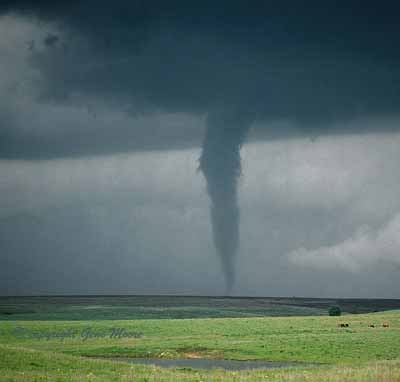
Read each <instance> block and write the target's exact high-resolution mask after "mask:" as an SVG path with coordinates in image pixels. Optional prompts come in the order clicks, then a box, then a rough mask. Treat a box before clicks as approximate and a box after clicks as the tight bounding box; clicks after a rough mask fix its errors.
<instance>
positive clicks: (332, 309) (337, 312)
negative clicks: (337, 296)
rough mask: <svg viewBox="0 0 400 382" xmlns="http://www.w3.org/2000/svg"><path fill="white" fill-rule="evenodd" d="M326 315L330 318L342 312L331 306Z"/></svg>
mask: <svg viewBox="0 0 400 382" xmlns="http://www.w3.org/2000/svg"><path fill="white" fill-rule="evenodd" d="M328 313H329V315H330V316H340V315H341V314H342V311H341V309H340V308H339V307H338V306H331V307H330V308H329V311H328Z"/></svg>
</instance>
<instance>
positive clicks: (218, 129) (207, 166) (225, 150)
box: [200, 112, 250, 295]
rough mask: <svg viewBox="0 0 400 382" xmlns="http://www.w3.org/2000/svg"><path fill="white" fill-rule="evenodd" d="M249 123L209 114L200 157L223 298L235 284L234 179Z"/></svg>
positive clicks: (237, 117) (239, 117)
mask: <svg viewBox="0 0 400 382" xmlns="http://www.w3.org/2000/svg"><path fill="white" fill-rule="evenodd" d="M249 126H250V120H249V118H248V117H247V116H245V115H243V114H238V113H234V112H229V113H227V112H224V113H221V112H219V113H211V114H209V116H208V119H207V130H206V134H205V137H204V142H203V147H202V153H201V156H200V170H201V171H202V173H203V174H204V177H205V179H206V182H207V192H208V195H209V197H210V215H211V226H212V233H213V239H214V245H215V248H216V251H217V253H218V255H219V257H220V260H221V265H222V271H223V273H224V277H225V285H226V293H225V294H226V295H230V294H231V292H232V288H233V286H234V283H235V276H236V265H235V264H236V258H237V253H238V249H239V206H238V191H237V188H238V187H237V186H238V179H239V177H240V174H241V159H240V148H241V146H242V144H243V142H244V139H245V137H246V133H247V131H248V129H249Z"/></svg>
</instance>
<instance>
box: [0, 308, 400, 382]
mask: <svg viewBox="0 0 400 382" xmlns="http://www.w3.org/2000/svg"><path fill="white" fill-rule="evenodd" d="M341 321H343V322H347V323H349V327H348V328H340V327H338V326H337V323H338V322H341ZM383 322H388V323H389V328H383V327H382V323H383ZM371 324H374V325H375V327H374V328H371V327H370V325H371ZM16 328H19V329H17V330H19V332H17V331H16ZM87 328H90V330H91V332H92V333H96V336H99V337H102V338H87V339H84V338H82V333H85V332H84V331H85V330H87ZM112 328H123V329H124V330H126V331H127V332H130V333H131V334H137V335H138V334H140V335H141V336H140V337H139V338H135V337H127V338H109V335H110V333H111V330H112ZM68 331H69V332H68ZM18 333H19V334H18ZM66 333H73V338H65V339H62V338H61V337H62V336H63V335H65V334H66ZM39 335H40V336H42V337H41V338H38V336H39ZM70 335H71V334H70ZM46 337H48V338H49V339H47V338H46ZM82 356H86V357H161V358H184V357H190V356H192V357H193V356H198V357H205V358H224V359H236V360H268V361H299V362H300V361H301V362H311V363H322V364H324V365H323V366H321V367H313V368H308V369H304V368H302V369H297V368H296V369H287V370H268V371H266V370H262V371H260V370H259V371H248V372H247V371H246V372H245V371H241V372H228V371H201V372H200V371H195V370H187V369H161V368H155V367H151V366H141V365H130V364H127V363H124V362H111V361H105V360H94V359H87V358H82ZM339 376H340V378H341V379H340V378H339ZM46 378H47V379H46ZM316 378H320V379H316ZM35 380H37V381H45V380H46V381H47V380H48V381H53V380H54V381H81V380H83V381H113V380H115V381H125V380H129V381H130V380H132V381H174V380H176V381H259V380H276V381H306V380H308V381H315V382H316V381H335V382H336V381H338V382H339V381H400V312H396V311H393V312H386V313H374V314H362V315H346V316H343V317H328V316H324V317H312V316H311V317H263V318H215V319H185V320H179V319H162V320H120V321H111V320H101V321H3V322H0V381H35Z"/></svg>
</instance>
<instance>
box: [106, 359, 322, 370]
mask: <svg viewBox="0 0 400 382" xmlns="http://www.w3.org/2000/svg"><path fill="white" fill-rule="evenodd" d="M107 359H108V360H112V361H123V362H129V363H135V364H140V365H154V366H161V367H178V368H192V369H207V370H212V369H224V370H251V369H271V368H279V367H294V366H316V364H313V363H302V362H272V361H271V362H269V361H233V360H227V359H204V358H195V359H161V358H119V357H118V358H107Z"/></svg>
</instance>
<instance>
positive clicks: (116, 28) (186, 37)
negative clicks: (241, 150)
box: [0, 0, 400, 157]
mask: <svg viewBox="0 0 400 382" xmlns="http://www.w3.org/2000/svg"><path fill="white" fill-rule="evenodd" d="M1 9H2V11H3V13H10V12H12V13H14V14H19V15H23V16H24V17H28V18H32V19H34V18H38V19H39V20H42V22H43V23H44V25H47V24H51V23H52V25H55V26H56V29H57V32H54V31H51V32H49V33H48V34H47V36H45V37H43V38H42V40H41V41H35V44H34V45H33V47H34V48H32V55H31V63H32V65H33V66H34V67H35V68H37V69H39V70H40V72H41V74H42V76H43V81H41V82H40V93H39V94H40V97H41V101H42V102H49V103H54V102H56V103H64V104H65V103H67V104H68V103H75V104H76V103H77V102H82V98H79V101H77V99H76V95H77V94H78V95H81V96H82V95H83V96H85V97H92V98H93V97H94V98H95V99H96V100H101V101H102V102H103V104H104V103H105V104H106V105H108V106H110V107H113V108H116V109H120V110H124V112H127V113H129V114H131V115H132V114H133V115H137V114H138V113H139V114H143V113H149V112H154V111H162V112H185V113H194V114H197V115H204V114H207V113H210V112H211V113H218V112H219V111H221V110H223V111H224V112H225V109H226V108H228V109H229V108H234V109H235V113H236V114H237V113H240V112H246V113H249V112H250V113H252V114H253V119H254V121H261V120H267V121H270V120H279V119H286V120H291V121H294V122H295V123H296V124H297V126H298V127H297V129H296V130H294V129H292V131H282V132H280V131H279V130H276V129H273V131H267V133H269V134H270V135H271V136H272V135H274V136H275V135H277V134H278V135H279V134H280V133H281V134H294V133H296V134H298V133H299V132H300V133H305V134H314V132H318V133H323V132H324V131H326V132H336V130H335V129H334V127H333V124H331V122H333V121H337V120H338V119H339V120H343V119H349V118H353V117H358V116H366V115H370V114H374V115H376V114H393V113H396V112H397V111H398V107H399V101H400V85H399V84H400V69H399V68H400V65H399V64H400V53H399V51H398V49H396V41H397V40H398V38H399V36H400V27H399V25H398V22H397V19H396V16H395V15H396V14H398V12H397V11H398V10H397V6H396V5H395V4H394V3H393V4H390V3H388V4H386V5H385V6H384V5H379V7H378V5H377V4H376V3H375V2H362V3H361V2H358V1H346V2H319V1H311V0H310V1H302V2H295V3H294V2H279V4H278V3H277V2H252V3H251V4H248V3H246V2H243V1H221V2H218V4H215V2H211V1H203V2H183V1H172V2H163V1H146V2H142V1H134V2H131V1H116V2H113V4H112V6H110V3H109V2H101V1H100V2H99V1H90V0H87V1H80V2H76V3H74V4H72V5H71V2H62V1H57V2H50V1H35V2H33V1H31V2H29V1H20V2H19V1H13V2H3V6H2V8H1ZM46 23H47V24H46ZM40 44H41V45H43V46H44V47H45V49H42V50H38V49H36V47H37V46H38V45H40ZM38 86H39V85H38ZM2 124H3V125H4V126H3V128H2V137H1V143H0V153H1V155H2V156H3V157H10V156H12V157H18V156H20V157H27V156H28V157H35V156H41V157H43V156H68V155H77V154H78V155H79V154H81V155H88V154H92V153H99V152H100V153H101V152H107V151H108V152H116V151H126V150H129V149H141V148H142V149H145V148H163V147H167V148H170V147H172V146H185V145H186V146H188V145H189V146H190V145H198V144H199V143H200V141H201V140H200V136H201V133H202V132H201V131H199V132H193V130H189V131H185V129H181V130H177V129H174V128H173V127H170V128H168V132H165V133H164V134H159V135H152V134H148V133H147V131H148V129H147V128H146V127H144V128H142V127H140V126H139V127H138V126H135V125H134V124H132V126H131V127H130V128H128V127H126V126H125V127H123V128H122V127H120V126H118V125H114V126H108V127H106V128H104V127H103V128H100V127H99V129H98V130H97V133H96V137H95V139H93V134H92V132H90V133H85V132H84V131H80V132H79V144H77V140H78V137H77V134H76V133H74V132H73V128H71V129H68V127H64V129H63V130H62V131H61V132H59V133H58V134H47V135H46V134H45V135H43V134H41V135H40V137H39V138H38V137H37V136H35V134H33V133H30V134H29V133H26V132H25V133H24V134H23V135H21V134H20V133H18V132H16V129H13V128H11V127H10V126H9V125H8V121H6V120H3V121H2ZM91 124H93V125H96V120H93V121H92V123H91ZM232 129H235V127H232ZM70 130H72V133H71V132H70Z"/></svg>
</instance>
